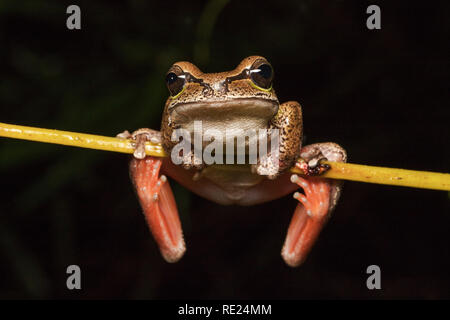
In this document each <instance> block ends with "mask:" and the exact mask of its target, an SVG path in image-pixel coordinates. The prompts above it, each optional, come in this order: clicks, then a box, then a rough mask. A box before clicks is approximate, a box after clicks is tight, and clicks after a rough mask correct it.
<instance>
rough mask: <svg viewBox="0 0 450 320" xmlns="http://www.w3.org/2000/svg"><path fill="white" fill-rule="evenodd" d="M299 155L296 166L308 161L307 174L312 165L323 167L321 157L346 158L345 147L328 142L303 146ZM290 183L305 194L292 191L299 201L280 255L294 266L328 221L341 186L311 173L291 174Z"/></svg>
mask: <svg viewBox="0 0 450 320" xmlns="http://www.w3.org/2000/svg"><path fill="white" fill-rule="evenodd" d="M300 156H301V159H300V160H299V161H298V162H297V163H296V166H298V167H302V168H305V167H304V163H305V162H306V163H307V164H309V165H308V166H307V168H306V170H305V174H306V175H311V174H314V168H322V167H321V166H320V163H319V162H320V160H321V159H324V158H325V159H327V160H329V161H334V162H346V161H347V154H346V152H345V150H344V149H342V148H341V147H340V146H339V145H337V144H335V143H331V142H328V143H317V144H313V145H309V146H306V147H304V148H303V149H302V150H301V154H300ZM308 172H309V173H308ZM319 173H320V172H319ZM291 182H293V183H295V184H297V185H298V186H299V187H301V188H302V189H303V190H304V194H301V193H299V192H295V193H294V198H295V199H297V200H298V201H299V202H300V203H299V204H298V205H297V208H296V209H295V212H294V215H293V217H292V220H291V223H290V225H289V228H288V232H287V236H286V240H285V242H284V245H283V249H282V251H281V255H282V257H283V259H284V260H285V261H286V263H287V264H288V265H290V266H292V267H296V266H298V265H300V264H301V263H302V262H303V261H304V260H305V258H306V256H307V254H308V253H309V251H310V250H311V247H312V246H313V244H314V242H315V241H316V239H317V237H318V236H319V233H320V231H321V230H322V228H323V226H324V225H325V223H326V222H327V220H328V218H329V216H330V213H331V212H332V210H333V209H334V207H335V206H336V203H337V201H338V199H339V196H340V193H341V190H342V186H341V182H340V181H337V180H332V179H326V178H320V177H314V176H309V177H308V176H307V177H305V178H301V177H299V176H298V175H296V174H294V175H292V176H291Z"/></svg>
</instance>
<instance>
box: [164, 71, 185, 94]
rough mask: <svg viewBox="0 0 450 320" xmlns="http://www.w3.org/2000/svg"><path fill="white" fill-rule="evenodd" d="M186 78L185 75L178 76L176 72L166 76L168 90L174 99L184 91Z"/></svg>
mask: <svg viewBox="0 0 450 320" xmlns="http://www.w3.org/2000/svg"><path fill="white" fill-rule="evenodd" d="M185 80H186V76H185V75H183V74H180V75H177V74H176V73H175V72H169V73H168V74H167V76H166V84H167V88H168V89H169V91H170V95H171V96H172V97H174V96H176V95H177V94H179V93H180V92H181V90H183V88H184V83H185Z"/></svg>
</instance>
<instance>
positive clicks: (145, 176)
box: [117, 128, 186, 262]
mask: <svg viewBox="0 0 450 320" xmlns="http://www.w3.org/2000/svg"><path fill="white" fill-rule="evenodd" d="M117 137H119V138H131V139H133V140H134V141H135V146H134V147H135V152H134V154H133V155H134V157H133V159H132V160H131V162H130V177H131V180H132V182H133V185H134V188H135V191H136V194H137V196H138V199H139V203H140V205H141V208H142V210H143V212H144V216H145V219H146V220H147V224H148V226H149V228H150V231H151V233H152V235H153V237H154V238H155V240H156V242H157V244H158V246H159V249H160V251H161V254H162V256H163V257H164V259H165V260H166V261H167V262H176V261H178V260H179V259H180V258H181V257H182V256H183V254H184V252H185V251H186V246H185V243H184V238H183V231H182V228H181V222H180V218H179V216H178V209H177V205H176V203H175V198H174V196H173V193H172V190H171V188H170V185H169V182H168V181H167V178H166V176H164V175H160V170H161V166H162V163H163V160H162V158H157V157H150V156H146V155H145V142H146V141H151V142H153V143H160V142H161V135H160V133H159V131H156V130H152V129H147V128H144V129H139V130H137V131H135V132H133V133H132V134H130V133H129V132H128V131H124V132H123V133H121V134H118V135H117Z"/></svg>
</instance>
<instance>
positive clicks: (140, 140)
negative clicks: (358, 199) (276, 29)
mask: <svg viewBox="0 0 450 320" xmlns="http://www.w3.org/2000/svg"><path fill="white" fill-rule="evenodd" d="M273 75H274V72H273V68H272V66H271V64H270V63H269V62H268V61H267V59H265V58H264V57H260V56H251V57H247V58H245V59H244V60H242V61H241V63H240V64H239V65H238V66H237V67H236V68H235V69H234V70H232V71H228V72H220V73H203V72H202V71H200V69H199V68H197V67H196V66H195V65H194V64H192V63H190V62H185V61H183V62H176V63H174V64H173V65H172V67H171V68H170V69H169V71H168V73H167V76H166V84H167V87H168V90H169V93H170V96H169V98H168V99H167V102H166V104H165V108H164V112H163V117H162V122H161V130H160V131H156V130H151V129H148V128H143V129H139V130H137V131H135V132H133V133H132V134H130V133H129V132H128V131H124V132H123V133H121V134H119V135H118V137H121V138H131V139H133V141H134V143H133V145H134V147H135V151H134V154H133V155H134V156H133V159H132V160H131V162H130V169H129V170H130V176H131V180H132V182H133V185H134V188H135V190H136V193H137V196H138V199H139V202H140V204H141V207H142V209H143V212H144V215H145V217H146V220H147V223H148V225H149V228H150V231H151V233H152V234H153V237H154V238H155V240H156V242H157V244H158V246H159V248H160V251H161V254H162V256H163V257H164V259H165V260H166V261H168V262H176V261H178V260H179V259H180V258H181V257H182V256H183V254H184V253H185V251H186V246H185V242H184V238H183V232H182V227H181V223H180V219H179V216H178V210H177V206H176V203H175V199H174V196H173V194H172V191H171V189H170V186H169V182H168V180H167V177H166V176H169V177H171V178H173V179H174V180H176V181H177V182H179V183H180V184H181V185H183V186H184V187H186V188H188V189H189V190H191V191H192V192H194V193H196V194H198V195H199V196H202V197H204V198H206V199H209V200H211V201H213V202H216V203H218V204H221V205H231V204H235V205H243V206H250V205H254V204H258V203H263V202H266V201H271V200H274V199H277V198H279V197H282V196H285V195H287V194H289V193H292V192H294V191H296V189H298V188H301V189H303V191H304V193H299V192H294V193H293V197H294V198H295V199H296V200H297V201H298V202H299V203H298V205H297V207H296V209H295V212H294V215H293V217H292V220H291V222H290V225H289V228H288V231H287V235H286V238H285V242H284V245H283V248H282V250H281V255H282V257H283V259H284V261H285V262H286V263H287V264H288V265H289V266H292V267H295V266H298V265H300V264H301V263H302V262H303V261H304V260H305V258H306V256H307V254H308V252H309V251H310V249H311V247H312V245H313V244H314V242H315V241H316V239H317V237H318V235H319V233H320V231H321V229H322V227H323V225H324V224H325V222H326V221H327V219H328V217H329V216H330V213H331V211H332V210H333V208H334V207H335V205H336V203H337V201H338V199H339V196H340V193H341V183H340V182H339V181H336V180H330V179H326V178H321V177H320V174H321V173H322V172H324V171H326V170H327V169H328V166H327V165H325V164H322V163H321V160H323V159H327V160H329V161H341V162H345V161H346V159H347V155H346V152H345V150H344V149H343V148H341V147H340V146H339V145H337V144H335V143H331V142H327V143H316V144H311V145H308V146H303V147H302V133H303V123H302V109H301V106H300V104H299V103H298V102H295V101H289V102H285V103H282V104H280V103H279V101H278V98H277V96H276V94H275V90H274V89H273V86H272V84H273ZM195 121H201V122H202V130H203V132H204V131H205V130H207V129H217V130H226V129H230V128H231V129H233V128H235V129H236V128H239V129H243V130H246V129H262V130H263V131H262V132H263V133H264V132H267V135H268V136H270V135H272V133H273V132H275V130H278V131H277V133H278V135H279V140H278V142H279V143H278V145H279V146H278V150H277V151H278V152H277V156H276V157H275V158H271V159H272V160H273V161H275V162H270V161H265V162H262V161H260V159H257V162H256V163H253V164H249V163H244V164H223V163H213V164H206V163H205V161H204V160H202V159H199V158H198V157H197V156H196V154H195V152H194V150H193V151H192V152H186V153H184V152H182V154H181V156H182V161H181V163H180V164H177V165H176V164H174V163H173V162H172V160H171V157H170V156H169V157H166V158H157V157H151V156H146V155H145V142H146V141H151V142H153V143H161V144H162V146H163V148H164V150H165V151H166V152H167V154H169V155H170V154H171V152H172V151H174V150H175V149H174V148H175V146H176V144H177V143H178V142H177V141H174V139H172V138H173V134H174V132H175V131H176V130H177V129H184V130H187V132H188V133H190V134H194V127H195V125H194V123H195ZM264 129H265V130H266V131H264ZM223 141H224V142H223V144H224V149H226V146H225V145H226V143H229V142H227V141H226V140H223ZM246 143H248V140H246ZM202 146H203V145H202ZM246 147H248V145H246ZM245 150H247V149H245ZM177 152H178V151H177ZM225 153H226V152H225ZM270 157H271V154H269V158H270ZM268 163H269V164H268ZM271 163H272V164H273V163H276V166H273V165H270V164H271ZM292 167H297V168H299V169H300V170H301V171H302V172H303V173H304V174H303V175H302V177H300V176H298V175H296V174H291V173H290V172H289V169H290V168H292Z"/></svg>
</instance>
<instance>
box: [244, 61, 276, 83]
mask: <svg viewBox="0 0 450 320" xmlns="http://www.w3.org/2000/svg"><path fill="white" fill-rule="evenodd" d="M250 78H251V79H252V81H253V83H254V84H255V85H256V86H258V87H260V88H263V89H270V87H272V80H273V69H272V66H271V65H270V64H268V63H267V62H263V63H261V62H259V63H255V64H253V66H252V67H251V69H250Z"/></svg>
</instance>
